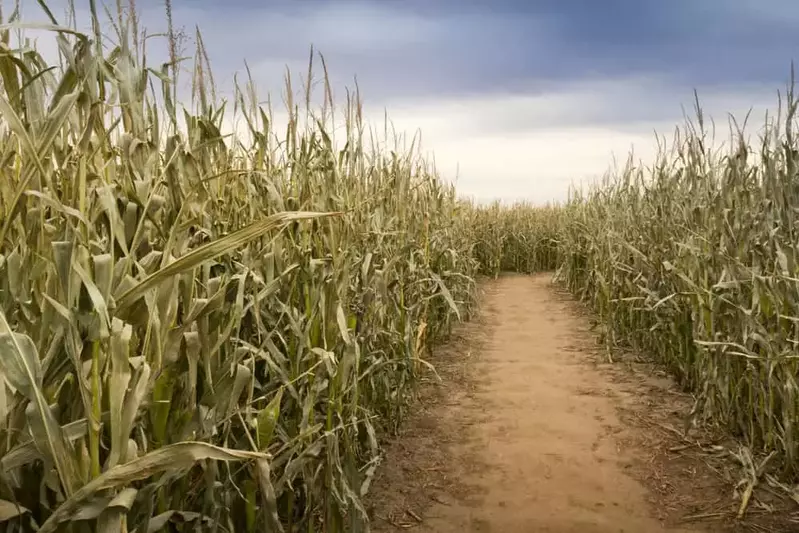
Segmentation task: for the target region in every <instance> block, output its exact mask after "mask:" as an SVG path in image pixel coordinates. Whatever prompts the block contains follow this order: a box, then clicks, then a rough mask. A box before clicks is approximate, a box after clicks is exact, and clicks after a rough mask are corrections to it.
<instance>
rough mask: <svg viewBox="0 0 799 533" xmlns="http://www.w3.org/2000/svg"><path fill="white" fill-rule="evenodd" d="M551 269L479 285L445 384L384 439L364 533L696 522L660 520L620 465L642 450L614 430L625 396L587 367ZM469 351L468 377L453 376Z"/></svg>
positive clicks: (595, 528)
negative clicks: (368, 531) (477, 305)
mask: <svg viewBox="0 0 799 533" xmlns="http://www.w3.org/2000/svg"><path fill="white" fill-rule="evenodd" d="M550 279H551V276H549V275H539V276H533V277H526V276H516V275H509V276H503V277H501V278H499V279H498V280H496V281H494V282H491V283H489V284H487V288H486V295H485V297H484V300H483V307H482V315H481V317H480V318H479V319H478V320H477V321H475V322H473V323H471V324H468V325H466V327H465V332H463V333H462V335H463V338H461V339H456V340H455V341H454V343H452V345H451V346H449V347H448V348H446V349H445V350H444V351H445V352H447V353H448V355H447V354H445V355H444V356H442V357H441V361H439V358H438V357H437V358H436V361H435V362H436V364H437V366H439V365H440V366H442V372H444V373H448V375H447V377H446V378H445V380H444V383H443V384H442V385H441V386H440V387H439V388H438V389H437V390H436V391H435V392H433V393H431V394H432V396H430V397H428V398H426V401H424V400H423V404H424V405H426V406H427V407H426V408H425V410H424V412H422V413H420V414H419V416H418V417H417V420H416V421H415V423H414V424H412V426H413V427H412V428H411V429H410V430H409V432H410V434H409V435H407V436H401V437H400V438H399V439H397V441H396V442H394V443H392V444H391V445H390V446H389V448H388V451H387V460H386V461H385V465H384V466H383V467H382V468H381V471H380V474H379V476H378V478H377V479H376V481H375V491H374V494H373V496H372V501H373V502H374V503H373V505H372V509H373V513H374V515H375V516H374V527H373V529H375V530H377V531H396V530H397V528H401V529H410V528H412V530H413V531H419V532H440V533H450V532H458V533H464V532H485V533H489V532H490V533H527V532H558V533H569V532H575V533H576V532H581V533H591V532H597V533H599V532H602V533H605V532H628V533H637V532H650V531H652V532H656V531H670V532H674V533H676V532H688V531H698V530H692V529H679V528H667V527H665V526H664V525H662V524H661V522H660V521H659V520H657V519H656V518H655V513H654V509H653V507H652V506H651V505H650V503H649V501H651V495H650V494H649V493H648V492H647V490H646V489H645V488H644V486H642V485H641V484H640V483H639V482H638V481H636V480H635V479H634V478H633V476H631V475H629V471H630V469H631V468H633V466H634V464H635V461H640V460H641V459H642V453H641V452H642V450H637V449H635V447H634V446H630V447H625V446H624V445H623V444H622V443H624V442H626V440H625V439H623V438H620V437H622V436H623V434H624V432H627V431H630V429H629V428H627V427H625V426H624V425H623V424H622V423H621V422H620V420H619V415H618V407H619V405H620V402H621V401H622V400H623V396H624V394H625V392H624V391H623V390H621V388H620V387H619V386H618V385H617V384H614V383H612V382H611V381H610V380H609V379H608V378H607V376H605V375H603V374H602V373H601V372H600V371H599V370H597V368H596V367H595V366H592V365H590V364H589V363H588V356H587V355H586V353H587V350H586V349H587V348H589V349H590V343H593V342H594V340H593V339H592V338H591V337H590V335H588V334H586V332H585V327H584V324H581V323H580V320H581V319H580V318H579V317H577V316H576V315H575V314H574V312H573V309H572V308H570V307H569V306H567V305H566V304H565V303H564V302H563V301H562V300H560V299H558V298H556V297H555V296H554V292H553V289H552V288H551V286H550ZM470 350H472V351H473V354H472V356H473V357H474V359H475V360H474V363H473V365H472V367H473V368H471V370H470V372H469V375H470V377H469V378H468V379H466V378H464V376H463V375H460V378H462V379H460V380H459V379H458V377H459V376H458V375H457V372H456V370H457V368H459V366H458V365H460V366H463V363H462V361H463V359H464V357H466V356H468V355H469V351H470ZM453 372H455V373H454V374H453ZM447 381H451V383H449V384H447ZM465 382H468V383H470V384H471V385H472V387H471V389H470V388H469V387H464V383H465ZM422 494H424V495H425V497H427V498H428V500H429V501H428V502H426V503H424V504H419V497H420V496H421V495H422ZM412 507H416V509H417V511H414V510H413V509H412ZM403 511H404V513H403Z"/></svg>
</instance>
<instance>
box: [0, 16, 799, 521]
mask: <svg viewBox="0 0 799 533" xmlns="http://www.w3.org/2000/svg"><path fill="white" fill-rule="evenodd" d="M93 5H94V4H93V3H92V6H93ZM42 6H43V8H44V9H43V12H44V13H45V14H46V15H47V16H48V17H50V19H51V25H50V26H49V27H48V28H49V30H50V31H51V33H52V39H53V40H54V41H55V42H57V43H58V46H59V51H60V57H61V60H60V64H58V65H48V64H46V62H45V59H44V58H43V57H42V56H41V55H40V54H39V53H38V52H37V51H36V50H35V48H32V47H30V46H27V45H24V46H22V45H20V46H19V47H17V48H14V45H12V33H13V31H15V30H13V29H12V28H11V27H10V26H9V25H8V23H18V22H19V21H18V20H17V19H16V14H12V15H11V16H10V17H9V18H8V20H6V21H4V23H6V25H5V26H0V46H2V48H3V52H4V53H3V54H1V55H0V78H1V79H2V91H0V117H1V118H0V139H1V140H0V159H1V160H2V162H3V165H2V166H1V167H0V174H2V179H0V350H1V352H0V383H2V385H0V523H2V525H3V530H4V531H13V532H27V531H40V532H42V533H48V532H62V531H63V532H69V533H81V532H84V531H85V532H89V531H131V532H133V531H136V532H139V533H142V532H149V531H153V532H155V531H160V530H162V529H163V528H165V527H167V526H168V525H171V527H173V528H177V530H181V531H188V530H189V529H193V528H199V529H198V530H203V531H206V530H207V531H230V532H233V531H236V532H238V531H246V532H256V531H258V532H261V531H287V532H300V531H308V532H313V531H328V532H338V531H353V532H357V531H367V530H368V522H369V520H368V517H367V515H366V511H365V509H364V508H363V505H362V497H363V496H364V495H365V494H366V492H367V491H368V488H369V484H370V481H371V479H372V476H373V475H374V472H375V469H376V468H377V467H378V465H379V460H380V439H381V436H382V435H384V434H386V433H390V432H392V431H395V430H396V428H397V427H398V425H399V424H400V423H401V421H402V420H403V417H404V415H405V412H406V409H407V408H408V406H409V400H410V399H411V398H412V397H413V393H414V390H415V385H416V382H417V379H418V378H419V376H420V374H421V372H422V371H423V370H424V369H426V368H428V367H429V366H430V362H429V361H428V358H429V357H428V356H429V355H430V353H431V347H433V346H434V345H435V344H436V343H438V342H441V341H443V340H445V339H446V338H447V336H448V334H449V333H450V331H451V328H452V327H453V325H454V324H455V323H456V322H458V321H460V320H466V319H468V318H469V317H470V316H471V314H472V312H473V311H474V309H475V305H476V303H477V302H476V294H477V292H476V280H477V279H478V277H479V276H481V275H488V276H497V275H498V274H499V273H500V272H501V271H504V270H514V271H519V272H525V273H529V272H535V271H540V270H554V269H556V268H557V269H558V276H559V279H560V280H561V281H562V282H563V283H564V284H565V285H567V286H568V287H569V289H570V290H571V291H572V292H574V293H575V294H576V295H577V296H579V297H581V298H583V299H585V300H587V301H588V302H590V303H591V305H592V306H593V307H594V309H595V310H596V312H597V315H598V317H599V320H600V322H601V323H602V324H603V327H604V331H605V333H606V340H607V341H608V342H609V343H610V344H611V345H617V344H626V345H630V346H632V347H634V348H635V349H637V350H639V351H641V352H642V353H645V354H648V355H649V356H651V357H652V358H654V359H655V360H656V361H658V362H659V363H661V364H663V365H664V366H666V367H667V368H669V369H670V370H671V371H672V373H673V374H674V375H675V376H676V377H677V379H678V380H679V381H680V383H681V384H682V385H683V386H684V387H685V388H686V389H687V390H690V391H693V392H695V393H696V397H697V403H696V406H695V413H694V414H695V415H696V417H697V418H699V419H701V420H703V421H706V422H710V423H717V424H722V425H725V426H726V427H728V428H729V429H730V430H731V431H732V432H734V433H735V434H736V435H737V436H738V437H739V438H740V439H741V440H743V441H744V442H745V443H747V444H748V445H749V446H751V447H752V449H754V450H757V451H760V452H774V456H775V457H778V458H779V461H781V462H780V466H781V468H782V471H783V474H784V475H785V476H786V477H796V475H797V473H799V472H797V470H798V469H799V458H797V453H799V450H797V439H799V429H797V427H796V424H795V421H796V420H797V408H799V404H797V402H799V399H797V383H796V379H797V368H796V364H797V363H796V344H797V340H799V337H798V336H797V331H799V330H798V329H797V328H799V309H797V307H798V306H799V299H797V287H798V285H797V283H799V276H798V275H797V268H799V267H797V262H799V251H798V250H797V244H796V243H797V237H796V232H797V229H796V228H795V221H794V217H795V212H796V210H797V208H799V190H797V164H799V156H798V155H797V151H796V141H795V138H794V133H793V131H794V130H793V128H794V127H795V122H796V121H795V112H796V106H797V104H796V101H795V99H794V98H793V94H792V93H790V94H789V95H788V99H787V102H786V103H785V105H784V106H783V110H784V111H785V114H784V116H782V117H778V120H776V121H768V124H767V128H766V129H765V130H764V134H763V136H762V143H761V146H760V147H758V149H757V151H755V150H753V149H752V148H750V146H749V145H748V144H747V143H746V142H745V139H744V137H743V133H742V132H738V131H733V133H734V135H732V140H733V142H732V144H730V145H729V146H728V150H727V152H726V153H724V152H723V151H720V150H715V149H714V148H713V146H712V143H711V142H710V141H709V139H708V135H707V133H706V124H705V121H704V118H703V117H702V115H701V112H700V113H699V120H698V123H697V124H694V123H689V124H688V125H686V127H685V128H683V129H681V130H679V131H678V135H677V136H676V138H675V142H674V143H673V147H672V148H671V149H670V150H666V149H664V150H663V151H662V153H661V155H660V156H659V158H658V160H657V161H656V162H655V164H654V165H653V167H652V168H650V169H644V168H638V167H635V166H633V165H629V166H628V167H627V168H626V170H624V171H623V172H621V173H620V174H619V175H618V176H615V177H610V178H609V179H608V180H607V181H606V182H605V183H603V184H601V185H600V186H597V187H596V188H594V189H591V190H588V191H584V192H575V193H574V195H573V196H572V198H571V199H570V201H569V202H568V203H567V204H565V205H562V206H554V205H553V206H548V207H534V206H532V205H529V204H524V203H520V204H516V205H513V206H505V205H500V204H498V203H497V204H492V205H487V206H480V205H475V204H473V203H470V202H467V201H463V200H461V199H459V197H458V196H457V193H456V191H455V189H454V188H453V186H451V185H450V184H448V183H447V182H445V181H444V180H443V179H442V178H440V177H439V175H438V174H437V172H436V170H435V168H434V167H433V166H432V165H430V164H429V163H428V162H427V161H426V160H425V159H424V158H422V157H421V155H420V151H419V150H418V146H417V144H416V142H415V139H411V140H409V141H408V140H406V139H404V138H402V137H399V136H395V135H389V134H388V132H387V131H388V130H387V129H386V130H385V132H384V133H383V134H382V135H380V134H379V133H377V130H375V129H373V128H372V127H371V126H370V125H367V124H365V122H364V120H363V118H362V106H361V101H360V97H359V94H358V92H357V91H354V92H351V93H348V94H347V99H346V101H345V102H343V104H342V105H340V106H338V107H336V109H337V110H338V113H339V118H340V120H343V124H344V128H343V130H342V129H338V128H336V127H335V121H334V119H333V109H334V107H335V106H334V101H333V98H332V96H331V93H332V91H331V89H330V87H329V86H328V85H327V84H325V85H324V91H323V92H324V94H323V98H322V100H323V101H322V103H321V105H320V106H318V108H319V109H315V108H314V107H313V104H312V97H311V93H312V91H311V89H310V87H311V83H310V75H311V71H310V70H309V79H308V80H307V85H306V87H305V89H304V96H305V97H304V101H300V102H295V100H294V98H293V97H292V95H294V94H295V88H294V87H293V86H292V80H291V78H290V77H287V79H286V87H285V94H286V95H287V103H286V110H287V112H288V116H289V120H288V126H287V127H286V129H285V130H281V131H277V130H276V128H275V127H274V124H273V121H272V116H273V113H272V110H271V108H270V106H268V105H266V106H261V105H259V104H258V98H257V96H256V94H255V90H254V87H253V86H252V84H251V83H249V82H248V83H245V84H243V85H237V86H236V90H235V96H234V98H233V102H232V105H231V103H230V102H225V101H223V100H222V99H220V98H218V97H217V96H216V92H215V88H214V84H213V78H212V75H211V69H210V65H208V62H207V55H206V54H205V50H204V48H203V46H202V39H201V36H200V35H199V34H198V35H197V37H196V42H197V50H196V52H195V54H194V58H193V61H194V63H193V66H192V68H191V77H192V95H191V104H190V105H182V103H181V102H179V101H178V98H177V89H176V87H177V85H178V81H177V80H178V76H179V68H178V58H177V56H176V52H175V50H174V47H173V48H172V49H171V51H170V53H171V56H172V62H171V63H167V64H166V65H163V66H161V67H160V68H153V67H150V66H148V65H147V64H146V62H145V59H144V58H145V57H146V53H145V48H144V44H145V40H143V39H142V40H140V39H139V38H138V31H139V30H138V28H137V26H136V19H135V17H133V16H131V13H132V11H131V10H122V9H120V12H119V16H118V18H114V19H113V24H111V26H113V28H114V32H115V35H116V37H117V42H116V46H114V47H111V49H110V51H108V50H107V47H106V48H103V47H102V46H101V45H100V43H101V42H102V41H103V40H105V41H106V42H107V41H108V39H109V37H110V36H109V35H104V34H102V33H101V30H100V28H101V27H102V26H107V25H106V24H105V22H101V18H100V16H99V15H98V13H97V10H96V9H94V8H93V9H92V17H93V20H92V21H91V22H92V27H93V28H94V34H93V35H86V34H83V33H80V32H79V31H77V30H76V29H75V28H73V27H65V26H63V25H61V23H60V21H59V20H57V19H56V18H55V17H54V16H52V14H50V13H49V10H47V9H46V7H45V6H44V5H43V4H42ZM167 17H169V10H167ZM170 28H171V20H170ZM170 39H171V40H170V42H174V36H173V35H172V34H171V30H170ZM311 64H312V66H313V65H314V61H313V60H312V63H311ZM322 69H323V70H324V69H325V67H324V63H323V61H322ZM323 79H324V80H326V79H327V78H326V76H323ZM231 107H232V110H231ZM231 115H232V117H233V118H234V119H238V120H239V121H240V122H242V123H244V124H246V131H243V132H239V134H237V135H233V136H229V135H226V134H225V133H224V131H225V124H226V120H227V119H229V118H230V117H231ZM334 132H335V135H334Z"/></svg>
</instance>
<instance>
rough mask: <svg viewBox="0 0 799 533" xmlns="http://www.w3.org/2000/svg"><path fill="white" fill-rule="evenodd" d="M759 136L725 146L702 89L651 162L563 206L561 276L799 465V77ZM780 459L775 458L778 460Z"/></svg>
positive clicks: (701, 404) (739, 137) (703, 397)
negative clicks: (718, 140)
mask: <svg viewBox="0 0 799 533" xmlns="http://www.w3.org/2000/svg"><path fill="white" fill-rule="evenodd" d="M789 87H790V88H789V90H788V92H787V95H786V96H787V97H786V98H785V99H784V101H781V102H779V106H778V107H779V110H780V113H778V114H777V115H776V116H775V117H767V119H766V124H765V127H764V128H763V129H762V130H761V131H760V142H759V145H755V146H754V147H752V146H751V145H750V144H749V143H748V142H747V137H746V134H745V130H744V128H743V127H739V126H738V124H737V122H735V121H734V120H731V128H730V132H731V134H730V141H729V142H728V143H726V146H716V145H715V144H714V139H713V135H712V133H713V128H712V127H711V125H710V124H709V122H708V121H707V119H706V118H705V117H704V116H703V114H702V111H701V108H700V107H699V104H698V101H697V108H696V117H697V118H696V120H692V121H688V122H687V123H686V125H685V127H683V128H680V129H678V130H677V133H676V135H675V139H674V142H673V143H672V147H671V148H670V149H665V148H664V149H663V150H661V154H660V156H659V157H658V159H657V161H655V162H654V164H653V165H652V166H651V167H650V168H648V169H645V168H639V167H635V166H633V165H628V166H627V168H626V170H624V171H623V172H621V173H620V174H619V175H618V176H616V177H615V178H613V179H610V180H608V181H607V182H606V183H605V184H603V185H602V186H599V187H596V188H594V189H593V190H590V191H588V192H585V193H579V194H575V195H574V197H573V198H572V201H571V202H570V203H569V204H568V205H567V206H565V207H564V213H563V214H562V215H561V216H562V220H563V221H564V223H563V225H562V226H561V228H560V230H561V234H560V237H559V238H560V239H561V246H560V251H561V254H562V257H561V260H562V265H561V272H560V277H561V279H562V280H563V282H564V283H566V284H567V285H568V287H569V288H570V289H571V290H572V291H573V292H574V293H576V294H577V295H579V296H580V297H582V298H584V299H585V300H587V301H589V302H590V303H591V304H592V306H593V308H594V309H595V310H596V312H597V314H598V316H599V319H600V322H601V324H602V325H603V329H604V332H605V335H606V336H607V342H608V343H609V344H610V345H611V346H613V345H617V344H625V345H628V346H631V347H632V348H634V349H635V350H637V351H639V352H640V353H643V354H646V355H647V356H648V357H651V358H652V359H653V360H654V361H656V362H658V363H660V364H662V365H663V366H665V367H666V368H668V369H669V370H670V371H671V373H672V374H673V375H674V376H675V377H676V378H677V380H678V381H679V383H680V384H681V385H683V386H684V388H685V389H686V390H688V391H691V392H693V393H695V397H696V403H695V406H694V409H693V412H692V415H693V420H694V421H697V420H699V421H704V422H709V423H713V424H718V425H720V426H722V427H724V428H725V429H727V430H729V431H730V432H732V434H733V435H735V436H736V437H738V439H740V441H742V442H743V443H744V444H745V445H747V446H748V448H749V449H750V450H753V451H756V452H759V453H762V454H768V455H769V456H770V458H771V463H770V465H769V468H770V469H772V467H778V468H779V470H781V472H782V474H783V475H785V476H787V477H789V478H796V476H797V474H799V455H797V454H799V447H798V446H799V427H798V426H797V421H799V418H797V416H799V394H798V393H799V389H797V375H798V374H797V368H798V367H797V343H798V342H799V300H798V299H797V295H798V294H799V292H797V291H798V289H799V276H798V275H797V273H798V272H799V245H798V244H797V243H798V242H799V240H798V238H799V233H797V232H798V231H799V227H798V226H797V221H799V219H797V211H799V176H798V175H797V165H799V153H798V152H797V143H796V138H795V133H794V131H795V129H796V125H797V124H796V110H797V105H798V104H797V100H796V98H795V96H794V94H793V89H792V88H793V82H791V84H790V86H789ZM772 471H773V469H772Z"/></svg>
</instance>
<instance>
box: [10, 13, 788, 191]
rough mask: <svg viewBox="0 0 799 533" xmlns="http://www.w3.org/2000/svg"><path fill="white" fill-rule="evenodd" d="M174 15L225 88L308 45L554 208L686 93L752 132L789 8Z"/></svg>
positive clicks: (780, 60)
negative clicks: (196, 36) (198, 42)
mask: <svg viewBox="0 0 799 533" xmlns="http://www.w3.org/2000/svg"><path fill="white" fill-rule="evenodd" d="M110 3H111V4H113V3H114V2H110ZM136 4H137V7H138V9H139V11H140V18H141V24H142V26H143V27H145V28H147V31H148V33H156V32H162V31H164V30H165V29H166V22H165V17H164V7H163V2H162V1H158V0H137V2H136ZM22 5H23V12H24V14H25V16H24V20H25V21H28V22H32V21H36V20H43V18H42V17H41V15H40V13H41V12H40V10H39V9H38V8H37V6H36V2H35V1H34V0H22ZM53 5H54V6H55V8H54V12H55V13H56V15H58V9H57V7H58V3H57V2H56V3H51V6H53ZM76 6H77V7H78V9H79V10H80V9H87V8H88V0H76ZM62 12H63V11H62ZM78 18H79V22H80V20H81V19H82V20H85V21H88V20H89V19H88V18H87V17H85V16H81V14H80V13H79V15H78ZM173 18H174V21H175V25H176V26H177V27H179V28H184V29H185V30H186V32H187V33H188V34H193V32H194V28H195V27H199V29H200V31H201V32H202V35H203V40H204V42H205V45H206V48H207V50H208V54H209V58H210V61H211V65H212V67H213V70H214V73H215V78H216V81H217V83H218V85H219V87H220V91H221V92H222V94H223V95H224V94H229V93H230V91H231V90H232V84H233V76H234V74H236V73H239V75H242V74H243V72H244V65H245V63H244V62H245V60H246V62H247V65H248V66H249V69H250V72H251V75H252V77H253V80H254V81H255V84H256V86H257V88H258V92H259V95H260V97H261V98H262V99H264V100H265V99H266V94H267V93H269V94H271V95H272V97H273V99H274V100H275V101H278V102H279V101H280V95H281V93H282V92H283V89H284V85H283V79H284V75H285V69H286V68H287V67H288V68H289V69H290V71H291V72H292V73H293V74H294V75H296V76H298V77H299V76H304V73H305V72H306V71H307V65H308V56H309V50H310V47H311V46H313V47H314V49H315V50H316V51H318V52H321V53H322V54H323V55H324V57H325V61H326V64H327V67H328V71H329V73H330V79H331V82H332V87H333V92H334V97H335V99H336V101H338V102H339V103H341V102H343V99H344V96H345V88H346V87H352V86H353V85H354V80H355V79H356V77H357V82H358V86H359V88H360V92H361V94H362V96H363V99H364V106H365V113H366V117H367V120H368V121H369V122H370V123H372V124H374V125H376V126H378V127H381V126H382V124H383V117H384V112H387V113H388V116H389V118H390V119H391V121H392V123H393V125H394V128H395V129H397V130H398V131H405V132H408V134H411V135H412V134H413V133H414V132H416V131H417V130H418V131H421V134H422V140H423V150H424V152H425V153H428V154H431V155H434V157H435V161H436V166H437V168H438V170H439V172H440V173H441V174H442V177H444V178H445V179H449V180H455V179H456V178H457V186H458V190H459V191H460V193H461V194H462V195H464V196H469V197H473V198H475V199H476V200H478V201H491V200H494V199H500V200H504V201H515V200H524V201H530V202H533V203H545V202H548V201H561V200H564V199H565V198H566V197H567V194H568V190H569V187H570V186H571V185H579V184H587V183H590V182H592V181H594V180H597V179H598V178H599V177H601V175H602V174H603V173H605V171H606V170H608V169H609V168H610V165H611V164H612V162H613V158H614V157H615V158H616V159H617V160H619V161H621V162H623V161H624V160H625V159H626V158H627V155H628V153H629V152H630V150H631V149H634V150H635V155H636V157H637V158H640V159H641V161H642V162H643V163H648V162H651V161H652V159H653V157H654V154H655V148H656V141H657V139H656V136H655V134H656V133H657V134H659V135H661V136H666V137H668V138H670V137H671V135H672V133H673V130H674V127H675V126H676V125H677V124H680V123H682V121H683V117H684V112H686V111H687V112H688V113H689V114H691V113H692V111H691V110H692V106H693V91H694V90H697V91H698V93H699V98H700V101H701V102H702V105H703V108H704V110H705V113H706V114H707V115H709V116H711V117H712V118H714V119H715V121H716V123H717V125H718V127H719V133H718V137H720V139H721V140H724V138H726V133H727V131H728V130H727V121H728V114H730V113H732V114H733V116H735V117H736V118H739V119H743V117H744V116H745V114H746V113H747V112H748V111H750V110H751V111H752V113H753V114H752V118H751V119H750V123H751V124H752V126H753V127H752V128H750V130H749V131H750V133H752V134H753V135H756V134H757V127H759V126H760V125H762V123H763V115H764V112H765V110H766V109H767V108H770V109H771V110H774V109H775V107H776V102H777V91H778V90H784V89H785V87H786V84H787V83H788V80H789V75H790V64H791V61H792V60H794V59H799V57H797V56H798V55H799V32H797V31H796V29H797V27H799V2H796V1H795V0H700V1H697V0H669V1H664V0H603V1H598V0H484V1H477V0H268V1H256V0H173ZM152 46H156V47H157V46H161V47H162V49H163V48H164V47H165V44H164V43H163V42H162V43H161V44H160V45H159V44H153V45H151V47H152ZM189 52H190V50H189ZM157 54H158V52H155V54H154V55H155V56H156V57H157ZM279 114H280V112H278V115H279ZM278 118H279V117H278Z"/></svg>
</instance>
